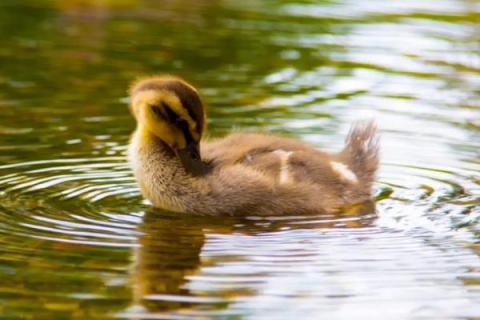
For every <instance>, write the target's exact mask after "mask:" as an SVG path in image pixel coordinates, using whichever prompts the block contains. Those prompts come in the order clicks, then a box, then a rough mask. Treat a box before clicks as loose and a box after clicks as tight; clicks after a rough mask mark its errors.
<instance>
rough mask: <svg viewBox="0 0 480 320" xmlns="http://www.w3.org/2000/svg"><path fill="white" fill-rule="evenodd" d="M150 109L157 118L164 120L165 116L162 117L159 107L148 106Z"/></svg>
mask: <svg viewBox="0 0 480 320" xmlns="http://www.w3.org/2000/svg"><path fill="white" fill-rule="evenodd" d="M150 109H151V110H152V112H153V113H154V114H155V115H156V116H157V117H159V118H162V119H163V118H165V116H164V115H163V112H162V109H160V108H159V107H157V106H150Z"/></svg>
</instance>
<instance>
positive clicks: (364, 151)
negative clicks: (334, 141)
mask: <svg viewBox="0 0 480 320" xmlns="http://www.w3.org/2000/svg"><path fill="white" fill-rule="evenodd" d="M379 140H380V139H379V136H378V132H377V126H376V125H375V122H374V121H372V120H371V121H362V122H357V123H355V124H354V125H352V127H351V129H350V132H349V133H348V136H347V138H346V140H345V147H344V149H343V150H342V152H341V153H340V157H341V159H342V160H343V162H344V163H345V164H347V165H348V167H349V168H350V169H351V170H352V171H353V172H354V173H355V175H356V176H357V177H358V180H359V181H360V182H361V183H362V184H363V185H364V187H366V188H370V187H371V186H372V183H373V181H374V180H375V175H376V172H377V169H378V164H379V160H380V155H379Z"/></svg>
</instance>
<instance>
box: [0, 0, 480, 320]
mask: <svg viewBox="0 0 480 320" xmlns="http://www.w3.org/2000/svg"><path fill="white" fill-rule="evenodd" d="M0 35H1V38H2V45H1V47H0V114H1V116H0V318H1V319H189V318H195V319H202V318H205V319H292V318H298V319H318V318H319V317H325V318H326V319H347V318H348V319H351V318H360V319H364V318H365V319H367V318H368V319H385V318H388V319H479V318H480V307H479V306H478V305H479V301H480V259H479V254H480V227H479V221H480V152H479V150H480V120H479V119H480V116H479V115H480V102H479V101H480V90H479V88H480V54H479V52H480V51H479V49H480V46H479V43H480V36H479V35H480V5H479V3H478V2H477V1H473V0H472V1H469V0H440V1H438V0H437V1H433V0H426V1H412V0H406V1H394V2H393V1H377V0H373V1H367V0H362V1H358V0H357V1H353V0H352V1H348V0H344V1H308V0H306V1H293V0H282V1H256V0H246V1H242V2H241V3H240V4H239V3H238V2H237V1H229V0H223V1H221V0H218V1H206V0H204V1H186V0H168V1H161V2H155V1H146V0H144V1H142V0H119V1H113V0H103V1H86V0H82V1H73V0H72V1H60V0H57V1H47V0H45V1H42V0H38V1H35V0H22V1H14V0H4V1H2V2H1V3H0ZM159 72H162V73H165V72H167V73H172V74H177V75H180V76H183V77H185V78H187V79H189V80H190V81H191V82H192V83H194V84H195V85H196V86H197V87H198V88H200V91H201V94H202V96H203V98H204V100H205V102H206V103H207V104H208V112H209V135H210V136H221V135H223V134H226V133H227V132H229V131H231V130H232V129H235V130H237V129H241V130H246V131H258V130H263V131H267V132H273V133H279V134H284V135H287V136H290V137H294V138H298V139H302V140H304V141H308V142H310V143H312V144H314V145H316V146H318V147H321V148H324V149H327V150H339V149H340V148H341V146H342V144H343V139H344V136H345V134H346V133H347V131H348V128H349V126H350V124H351V123H352V122H353V121H355V120H360V119H365V118H375V119H376V120H377V122H378V125H379V127H380V129H381V131H382V166H381V171H380V174H379V179H378V182H377V183H376V185H375V195H376V198H377V203H376V207H377V214H373V213H372V212H369V213H366V214H352V213H345V214H342V215H340V216H318V217H311V216H310V217H303V216H296V215H294V214H292V216H288V217H280V216H278V217H270V218H261V217H256V216H255V215H254V213H252V214H251V215H249V216H247V217H245V218H241V219H240V218H229V217H222V218H218V219H213V218H206V217H198V216H179V215H177V214H172V213H168V212H161V211H158V210H153V209H152V208H150V207H149V205H148V203H146V202H145V201H143V200H142V199H141V197H140V194H139V192H138V188H137V187H136V185H135V182H134V180H133V176H132V173H131V171H130V170H129V168H128V165H127V163H126V160H125V151H126V146H127V143H128V138H129V135H130V133H131V131H132V130H133V128H134V121H133V120H132V118H131V116H130V114H129V112H128V109H127V106H126V104H127V100H128V99H127V93H126V90H127V87H128V84H129V83H130V82H131V81H132V79H135V78H136V77H138V76H140V75H145V74H154V73H159Z"/></svg>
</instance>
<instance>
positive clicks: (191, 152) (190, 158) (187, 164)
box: [175, 143, 206, 176]
mask: <svg viewBox="0 0 480 320" xmlns="http://www.w3.org/2000/svg"><path fill="white" fill-rule="evenodd" d="M175 153H176V154H177V156H178V158H179V159H180V161H181V162H182V164H183V167H184V168H185V171H187V172H188V173H190V174H192V175H194V176H198V175H201V174H204V173H205V171H206V167H205V164H204V163H203V162H202V159H201V158H200V146H199V144H198V143H191V144H189V145H187V146H186V147H185V148H183V149H178V150H176V152H175Z"/></svg>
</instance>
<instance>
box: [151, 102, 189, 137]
mask: <svg viewBox="0 0 480 320" xmlns="http://www.w3.org/2000/svg"><path fill="white" fill-rule="evenodd" d="M158 109H160V108H158ZM162 111H163V112H162V117H163V118H165V119H166V120H167V121H169V122H171V123H172V124H174V125H175V126H176V127H177V128H179V129H180V130H181V131H182V133H183V135H184V137H185V140H186V141H187V144H190V143H191V142H194V139H193V137H192V133H191V132H190V128H189V126H188V122H187V121H186V120H184V119H182V118H180V116H179V115H178V114H176V113H175V112H174V111H173V110H172V109H171V108H170V107H169V106H168V105H167V104H166V103H164V102H162ZM154 112H155V111H154Z"/></svg>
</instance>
